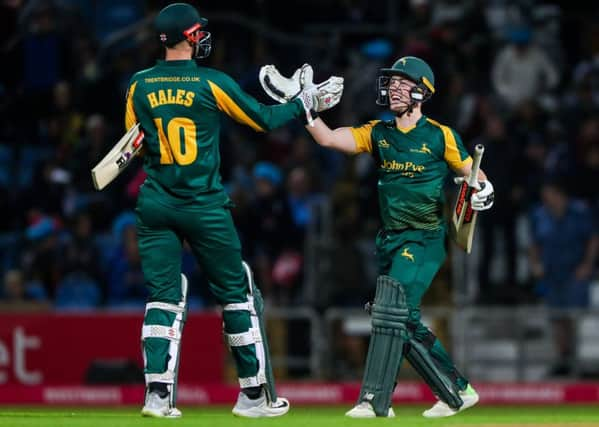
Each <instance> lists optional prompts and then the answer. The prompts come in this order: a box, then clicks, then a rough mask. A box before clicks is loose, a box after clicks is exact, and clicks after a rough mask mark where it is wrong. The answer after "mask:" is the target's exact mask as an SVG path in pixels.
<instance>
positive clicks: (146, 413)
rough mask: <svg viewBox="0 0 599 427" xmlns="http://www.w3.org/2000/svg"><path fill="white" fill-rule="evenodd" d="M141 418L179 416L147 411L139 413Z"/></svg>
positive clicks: (179, 416) (177, 416) (178, 416)
mask: <svg viewBox="0 0 599 427" xmlns="http://www.w3.org/2000/svg"><path fill="white" fill-rule="evenodd" d="M141 416H142V417H148V418H181V415H163V414H160V413H158V412H154V411H149V410H147V409H146V410H142V411H141Z"/></svg>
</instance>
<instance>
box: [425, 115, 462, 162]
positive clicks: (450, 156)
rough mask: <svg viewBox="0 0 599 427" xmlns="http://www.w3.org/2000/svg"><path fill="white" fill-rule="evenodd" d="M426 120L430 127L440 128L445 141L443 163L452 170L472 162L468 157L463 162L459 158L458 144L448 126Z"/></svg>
mask: <svg viewBox="0 0 599 427" xmlns="http://www.w3.org/2000/svg"><path fill="white" fill-rule="evenodd" d="M426 120H427V121H428V122H429V123H431V124H432V125H434V126H437V127H438V128H440V129H441V132H443V138H444V140H445V153H444V157H445V161H446V162H447V163H448V164H449V166H450V167H451V168H452V169H453V170H458V169H461V168H462V167H464V166H465V165H466V164H468V163H469V162H471V161H472V158H471V157H470V156H468V157H466V158H465V159H464V160H462V159H461V158H460V150H458V144H457V142H456V140H455V137H454V136H453V132H452V131H451V129H450V128H449V126H445V125H442V124H441V123H439V122H437V121H436V120H433V119H429V118H428V117H427V119H426Z"/></svg>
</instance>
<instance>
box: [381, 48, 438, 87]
mask: <svg viewBox="0 0 599 427" xmlns="http://www.w3.org/2000/svg"><path fill="white" fill-rule="evenodd" d="M381 72H382V73H383V75H386V76H392V75H400V76H404V77H406V78H408V79H410V80H412V81H413V82H414V83H417V84H422V85H424V86H425V87H426V88H427V89H428V90H429V91H430V92H431V94H433V93H435V75H434V74H433V70H432V69H431V67H429V65H428V64H427V63H426V62H424V61H423V60H422V59H420V58H417V57H415V56H404V57H403V58H399V59H398V60H397V61H395V63H394V64H393V65H392V66H391V68H383V69H382V70H381Z"/></svg>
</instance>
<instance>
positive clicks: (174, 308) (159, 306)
mask: <svg viewBox="0 0 599 427" xmlns="http://www.w3.org/2000/svg"><path fill="white" fill-rule="evenodd" d="M148 310H164V311H170V312H171V313H175V314H179V313H185V307H184V306H183V307H182V306H180V305H176V304H169V303H168V302H149V303H147V304H146V313H147V312H148Z"/></svg>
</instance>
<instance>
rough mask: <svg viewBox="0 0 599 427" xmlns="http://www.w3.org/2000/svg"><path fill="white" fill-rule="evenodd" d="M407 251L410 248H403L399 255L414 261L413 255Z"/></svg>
mask: <svg viewBox="0 0 599 427" xmlns="http://www.w3.org/2000/svg"><path fill="white" fill-rule="evenodd" d="M409 251H410V248H403V252H402V253H401V256H402V257H404V258H407V259H409V260H410V261H412V262H414V255H413V254H411V253H410V252H409Z"/></svg>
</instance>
